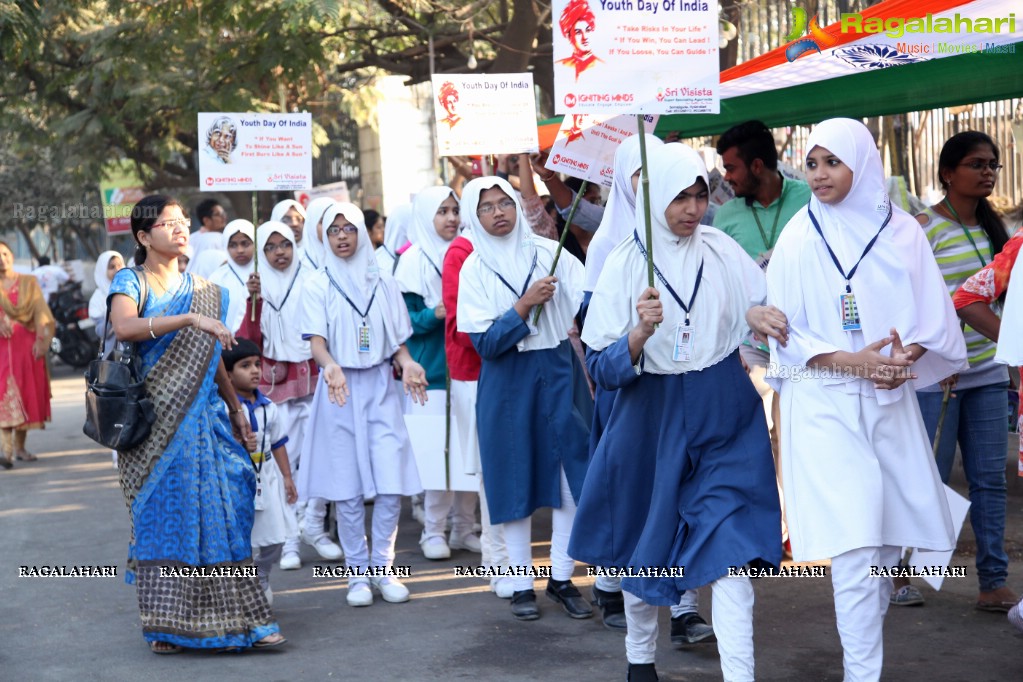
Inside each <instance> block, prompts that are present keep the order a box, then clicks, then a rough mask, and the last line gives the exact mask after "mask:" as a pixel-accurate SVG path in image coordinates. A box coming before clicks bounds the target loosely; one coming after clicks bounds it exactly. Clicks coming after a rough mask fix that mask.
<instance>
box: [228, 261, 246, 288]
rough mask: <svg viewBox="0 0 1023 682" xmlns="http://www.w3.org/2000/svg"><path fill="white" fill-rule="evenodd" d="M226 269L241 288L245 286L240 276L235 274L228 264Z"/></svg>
mask: <svg viewBox="0 0 1023 682" xmlns="http://www.w3.org/2000/svg"><path fill="white" fill-rule="evenodd" d="M227 269H228V270H230V271H231V274H232V275H234V278H235V279H236V280H238V283H239V284H241V285H242V286H245V282H243V281H242V277H241V275H239V274H238V273H237V272H235V269H234V268H232V267H231V264H230V263H228V264H227Z"/></svg>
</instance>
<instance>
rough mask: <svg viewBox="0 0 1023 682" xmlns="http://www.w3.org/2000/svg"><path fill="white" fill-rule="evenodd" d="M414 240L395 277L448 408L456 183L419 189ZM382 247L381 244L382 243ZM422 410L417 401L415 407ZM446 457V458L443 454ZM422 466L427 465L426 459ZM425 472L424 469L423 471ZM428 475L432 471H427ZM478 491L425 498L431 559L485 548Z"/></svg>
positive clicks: (418, 346) (415, 341)
mask: <svg viewBox="0 0 1023 682" xmlns="http://www.w3.org/2000/svg"><path fill="white" fill-rule="evenodd" d="M412 211H413V221H412V230H411V235H410V236H411V241H412V246H411V247H410V248H409V249H408V251H406V252H405V254H404V255H403V256H402V257H401V259H400V260H399V261H398V268H397V270H396V271H395V273H394V278H395V279H396V280H397V281H398V286H399V287H401V292H402V296H403V298H404V299H405V305H406V306H407V307H408V312H409V319H410V320H411V321H412V336H411V337H410V338H409V340H408V342H407V345H408V349H409V353H411V355H412V357H413V358H414V359H415V360H416V362H418V363H419V364H421V365H422V366H423V368H424V369H425V370H426V379H427V381H429V382H430V385H431V386H435V387H436V389H435V390H432V391H430V400H431V406H432V409H431V407H427V408H426V409H428V410H431V411H433V410H436V414H443V412H444V406H445V402H446V398H447V396H446V392H445V390H444V385H445V380H446V377H447V363H446V361H445V355H444V320H445V318H446V317H447V311H446V310H445V308H444V303H443V300H442V298H443V295H442V291H441V270H442V268H443V265H444V256H445V255H446V254H447V250H448V247H449V246H450V245H451V242H452V240H454V238H455V237H457V236H458V230H459V227H460V226H461V218H460V215H459V206H458V199H457V198H456V197H455V194H454V192H452V191H451V188H450V187H427V188H426V189H424V190H423V191H421V192H419V194H417V195H416V198H415V201H413V203H412ZM377 250H378V251H379V249H377ZM416 412H419V413H422V412H421V410H417V409H416V408H415V407H414V406H411V407H410V410H409V413H410V414H415V413H416ZM440 461H442V462H443V459H441V460H440ZM420 466H423V463H422V461H421V462H420ZM447 466H448V467H450V468H451V469H452V471H445V472H444V480H454V478H453V477H452V476H450V475H449V474H451V473H453V471H454V470H455V469H456V468H457V467H458V462H455V461H451V462H449V463H448V464H447ZM423 473H424V472H423V470H422V469H420V474H421V475H422V474H423ZM422 477H423V478H426V476H422ZM476 500H477V496H476V494H475V493H474V492H468V491H455V490H427V491H426V494H425V498H424V502H423V506H424V523H423V526H424V528H423V534H422V537H421V538H420V541H419V545H420V547H421V548H422V550H423V555H424V556H425V557H426V558H427V559H434V560H439V559H447V558H449V557H450V556H451V550H452V549H465V550H469V551H472V552H479V551H480V550H481V546H480V541H479V538H478V537H477V536H476V535H475V534H474V533H473V525H474V523H475V521H476ZM449 514H450V515H451V539H450V542H449V541H448V539H447V538H446V537H445V532H446V531H445V525H446V523H447V520H448V516H449Z"/></svg>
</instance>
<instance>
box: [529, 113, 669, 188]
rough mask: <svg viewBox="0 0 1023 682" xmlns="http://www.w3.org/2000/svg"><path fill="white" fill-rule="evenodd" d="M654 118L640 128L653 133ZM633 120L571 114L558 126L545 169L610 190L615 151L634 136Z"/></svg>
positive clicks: (619, 117)
mask: <svg viewBox="0 0 1023 682" xmlns="http://www.w3.org/2000/svg"><path fill="white" fill-rule="evenodd" d="M657 118H658V117H657V116H652V115H650V114H647V115H644V116H643V128H644V130H646V132H648V133H653V132H654V128H655V127H656V126H657ZM638 129H639V124H638V123H637V121H636V117H635V116H630V115H628V114H625V115H621V116H594V115H589V114H570V115H568V116H566V117H565V118H564V120H563V121H562V122H561V129H560V130H558V139H557V140H556V141H555V142H554V146H553V147H551V153H550V155H549V156H548V157H547V164H546V167H547V168H548V169H550V170H552V171H556V172H558V173H565V174H566V175H571V176H572V177H576V178H580V179H582V180H586V181H587V182H589V183H596V184H600V185H603V186H604V187H610V186H611V180H612V178H613V177H614V170H615V150H617V149H618V145H620V144H621V143H622V141H623V140H624V139H625V138H627V137H632V136H633V135H635V134H636V133H637V131H638Z"/></svg>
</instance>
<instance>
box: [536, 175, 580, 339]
mask: <svg viewBox="0 0 1023 682" xmlns="http://www.w3.org/2000/svg"><path fill="white" fill-rule="evenodd" d="M585 193H586V181H585V180H583V182H582V184H581V185H579V191H578V192H576V193H575V198H573V199H572V206H571V207H569V209H568V217H567V218H565V229H564V230H562V231H561V239H559V240H558V248H557V249H556V250H555V251H554V262H553V263H551V271H550V272H548V273H547V276H548V277H553V276H554V271H555V270H557V269H558V259H560V258H561V250H562V249H563V248H565V238H566V237H568V227H569V225H571V224H572V219H573V218H575V210H576V209H577V208H579V199H580V198H581V197H582V195H583V194H585ZM542 312H543V303H541V304H540V305H538V306H536V312H535V313H533V326H534V327H535V326H536V323H537V322H539V321H540V313H542Z"/></svg>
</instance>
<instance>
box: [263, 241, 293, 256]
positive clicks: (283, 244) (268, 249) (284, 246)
mask: <svg viewBox="0 0 1023 682" xmlns="http://www.w3.org/2000/svg"><path fill="white" fill-rule="evenodd" d="M291 248H292V243H291V242H289V241H288V240H287V239H285V240H283V241H279V242H277V243H276V244H267V245H266V246H264V247H263V253H273V252H275V251H280V252H281V253H283V252H285V251H291Z"/></svg>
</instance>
